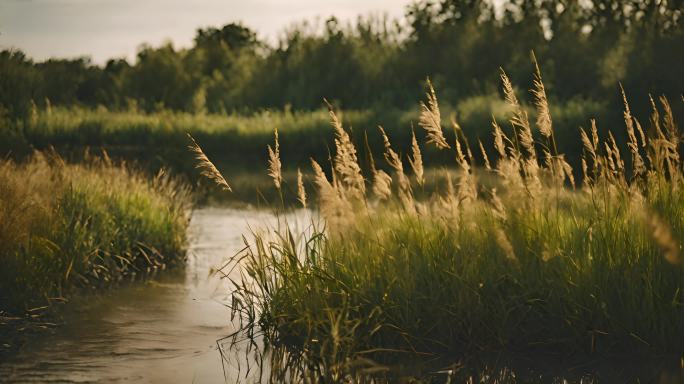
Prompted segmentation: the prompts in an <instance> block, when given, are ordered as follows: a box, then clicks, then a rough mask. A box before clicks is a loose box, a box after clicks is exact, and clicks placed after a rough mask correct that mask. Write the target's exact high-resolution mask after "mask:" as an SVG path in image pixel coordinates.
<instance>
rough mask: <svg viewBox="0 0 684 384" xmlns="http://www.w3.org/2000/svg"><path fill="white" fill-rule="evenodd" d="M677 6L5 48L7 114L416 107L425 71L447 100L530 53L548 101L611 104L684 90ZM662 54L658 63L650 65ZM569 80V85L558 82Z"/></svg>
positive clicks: (501, 12)
mask: <svg viewBox="0 0 684 384" xmlns="http://www.w3.org/2000/svg"><path fill="white" fill-rule="evenodd" d="M681 17H682V2H681V1H680V0H671V1H659V0H630V1H616V0H593V1H587V2H577V1H567V0H564V1H550V0H541V1H532V0H506V1H503V2H501V6H500V7H494V6H493V5H492V3H491V2H489V1H481V0H479V1H478V0H433V1H422V2H416V3H414V4H413V5H411V6H409V7H408V8H407V11H406V15H405V18H404V19H403V20H401V21H394V20H388V19H386V18H382V17H373V16H369V17H361V18H359V19H358V20H357V22H356V23H355V24H354V25H341V24H340V23H339V22H338V20H336V19H335V18H330V19H328V20H327V21H326V22H325V23H324V25H322V26H321V25H312V24H307V23H306V22H304V23H302V24H300V25H298V26H295V27H293V28H290V29H288V30H286V31H285V32H284V33H283V35H282V36H281V37H280V39H279V41H278V42H277V43H276V44H275V45H269V44H267V43H266V42H264V41H261V40H259V39H258V38H257V36H256V34H255V33H254V32H253V31H251V30H250V29H249V28H247V27H245V26H243V25H241V24H228V25H226V26H224V27H223V28H207V29H201V30H198V32H197V35H196V37H195V42H194V45H193V46H192V47H189V48H184V49H177V48H174V47H173V46H172V45H171V44H166V45H163V46H160V47H151V46H144V47H143V48H142V49H141V50H140V51H139V52H138V56H137V60H136V61H135V62H134V63H129V62H127V61H126V60H123V59H112V60H110V61H108V62H107V63H106V65H104V66H102V67H100V66H96V65H93V64H92V63H91V62H90V61H89V60H88V59H87V58H78V59H50V60H47V61H44V62H34V61H32V60H31V59H30V58H28V57H26V56H25V55H24V54H23V53H22V52H20V51H17V50H6V51H3V52H1V53H0V110H1V111H2V113H4V114H6V115H9V116H10V117H12V118H16V117H19V118H25V117H27V116H28V115H29V114H30V111H31V108H32V104H33V103H35V104H37V105H38V106H45V105H47V104H52V105H74V104H79V105H84V106H98V105H102V106H105V107H107V108H109V109H131V108H133V109H136V108H137V109H140V110H143V111H147V112H149V111H155V110H160V109H162V108H168V109H172V110H176V111H187V112H203V111H207V112H222V111H234V110H254V109H260V108H270V107H278V108H281V107H285V106H291V107H293V108H295V109H313V108H318V107H320V105H321V100H322V98H323V97H328V98H329V99H331V100H336V101H338V102H339V104H341V106H342V107H344V108H347V109H349V108H351V109H358V108H370V107H373V106H377V105H392V106H393V107H396V108H407V107H410V106H412V105H413V101H414V100H415V97H416V95H417V94H419V93H420V91H421V88H422V86H423V82H424V80H425V78H426V76H430V77H431V78H432V79H433V82H434V83H435V84H436V86H438V88H439V89H440V90H441V93H442V99H443V100H444V101H445V102H457V101H459V100H460V99H462V98H464V97H465V96H472V95H478V94H482V95H484V94H491V93H495V92H496V87H497V85H498V83H497V81H498V79H497V78H496V76H492V74H493V73H496V70H497V68H498V66H499V65H500V63H503V62H506V63H508V64H507V68H508V70H509V74H510V75H511V78H512V79H514V80H525V81H526V80H528V75H527V74H529V73H530V69H531V68H530V65H529V63H530V61H529V54H530V51H531V50H534V51H535V52H536V54H537V56H538V57H539V58H540V60H541V64H542V66H543V67H544V68H546V71H547V76H546V78H547V88H548V91H549V97H550V98H551V99H552V100H560V101H566V100H568V99H571V98H585V99H586V98H591V99H596V100H601V101H604V100H612V101H614V102H615V105H617V102H618V101H619V100H618V99H617V98H616V97H615V90H616V88H617V83H618V81H622V82H623V84H624V86H625V88H626V89H628V90H629V91H630V94H631V95H632V96H633V97H635V98H638V99H642V97H645V96H646V94H647V93H649V92H655V91H658V92H662V93H665V94H667V95H669V96H674V95H676V93H677V92H679V91H681V89H683V88H684V86H683V85H684V84H682V79H681V77H680V76H678V75H677V73H676V71H672V70H668V69H672V68H682V67H684V49H682V47H683V46H684V29H683V28H682V22H681ZM654 57H657V58H658V60H653V58H654ZM560 83H563V84H564V86H563V87H562V88H561V87H556V86H555V85H556V84H560Z"/></svg>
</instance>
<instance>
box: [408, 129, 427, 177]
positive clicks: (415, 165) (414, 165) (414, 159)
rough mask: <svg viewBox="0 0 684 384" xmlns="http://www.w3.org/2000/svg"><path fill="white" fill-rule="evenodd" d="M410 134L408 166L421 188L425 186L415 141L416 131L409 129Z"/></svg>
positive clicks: (420, 158)
mask: <svg viewBox="0 0 684 384" xmlns="http://www.w3.org/2000/svg"><path fill="white" fill-rule="evenodd" d="M411 134H412V136H411V158H409V164H410V165H411V169H413V173H414V174H415V175H416V183H418V185H420V186H421V187H422V186H423V185H425V176H424V170H423V156H422V154H421V152H420V146H419V145H418V140H416V131H414V130H413V129H411Z"/></svg>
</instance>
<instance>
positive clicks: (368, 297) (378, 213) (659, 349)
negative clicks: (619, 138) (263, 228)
mask: <svg viewBox="0 0 684 384" xmlns="http://www.w3.org/2000/svg"><path fill="white" fill-rule="evenodd" d="M502 80H503V84H504V94H505V98H506V102H507V105H508V108H509V110H510V115H509V119H510V123H511V125H512V128H513V129H512V130H509V129H501V128H500V127H499V124H503V122H501V121H499V122H498V124H497V123H496V121H495V122H494V123H493V127H494V129H493V131H494V140H493V144H492V145H490V146H489V148H493V150H490V152H489V154H487V161H486V162H484V163H479V164H476V157H475V156H474V155H473V151H477V150H479V148H478V147H475V146H474V145H473V143H472V142H469V141H468V140H467V135H465V134H464V133H463V129H467V127H465V126H463V128H462V125H461V124H459V123H458V122H457V121H453V122H452V129H453V132H454V135H453V136H444V134H443V133H442V132H443V128H442V124H443V121H442V120H443V119H442V118H441V117H440V111H439V107H438V105H437V101H436V99H434V100H432V99H431V98H433V96H431V95H430V94H428V101H429V103H426V105H425V106H424V107H423V108H422V112H421V113H422V116H421V119H420V125H421V127H423V128H425V130H426V131H427V138H428V144H430V145H432V144H434V145H435V146H437V147H440V148H442V151H444V152H446V153H449V154H450V156H451V158H452V159H455V163H456V166H455V167H454V166H447V167H445V168H444V171H443V172H435V171H434V168H432V170H431V172H428V176H427V178H428V179H432V180H431V181H430V180H429V181H428V182H427V184H429V185H432V186H434V187H433V188H430V189H428V190H426V189H425V188H423V187H422V186H421V185H420V184H421V183H419V180H420V179H421V178H420V175H419V174H418V173H415V174H410V173H409V172H408V170H409V169H413V170H414V172H420V173H422V172H423V170H422V167H421V168H420V170H416V167H415V166H412V168H409V167H408V166H406V165H404V164H403V163H404V162H405V159H406V158H407V157H408V156H403V155H401V154H399V153H397V151H396V150H394V149H393V146H392V143H391V142H390V138H389V137H385V145H384V157H385V160H386V161H387V166H381V165H380V161H379V160H377V158H378V156H376V162H375V163H371V164H373V165H371V167H370V168H371V169H370V170H371V172H370V175H368V176H366V175H364V173H363V172H364V171H363V168H361V167H358V166H355V163H357V162H360V160H358V158H360V157H361V155H359V156H358V157H357V154H356V148H355V147H354V145H353V143H351V142H349V141H348V138H347V133H345V131H343V130H341V128H339V127H337V124H338V122H337V121H338V120H337V118H336V116H335V114H334V112H333V111H332V110H331V117H332V122H333V126H334V127H335V130H334V131H335V135H336V148H335V152H334V153H333V155H332V156H331V157H332V159H331V163H332V169H331V170H330V171H329V172H330V173H328V174H326V173H325V172H324V171H323V169H322V167H321V165H319V164H318V163H317V162H314V161H312V165H313V174H312V175H310V176H309V177H310V180H311V181H312V182H311V184H313V185H315V187H316V188H315V190H316V191H317V192H318V208H319V211H320V213H321V215H322V217H323V218H324V219H325V223H326V224H325V228H322V227H313V228H311V229H310V230H309V231H305V232H304V233H301V234H298V233H293V232H292V231H290V230H288V229H287V228H284V227H282V226H281V227H279V228H278V229H276V230H274V232H273V233H271V234H270V235H268V236H265V235H257V236H255V237H254V238H253V241H251V242H250V243H249V247H248V248H247V249H246V250H245V251H244V252H243V253H241V254H239V255H237V256H236V257H235V262H236V263H239V266H241V268H242V270H243V279H242V280H241V281H238V282H235V286H234V288H235V292H234V293H233V309H234V311H235V314H236V315H237V316H238V318H239V319H240V320H241V322H242V323H241V324H242V326H241V328H240V330H239V331H238V332H237V333H235V334H234V335H233V337H234V339H233V340H234V342H235V343H236V344H239V343H240V342H242V341H244V340H249V341H251V342H253V343H255V345H261V347H257V350H258V351H261V352H265V353H264V355H263V356H264V357H266V358H267V359H268V362H269V363H268V364H269V367H270V368H269V369H270V374H271V375H272V376H271V379H272V380H274V381H279V380H284V379H285V378H287V377H289V378H290V379H295V380H304V381H306V380H311V381H314V380H317V378H318V379H320V378H321V377H322V378H324V379H325V380H327V381H332V382H336V381H345V380H365V379H368V378H369V377H375V378H383V377H384V378H393V377H394V379H396V378H397V376H396V375H398V374H399V373H398V372H400V371H401V370H397V369H396V367H399V366H405V365H406V364H407V363H410V364H411V365H416V367H417V368H416V369H417V370H414V371H413V372H411V373H410V375H415V374H416V372H418V373H417V374H419V375H420V372H421V370H422V369H428V371H427V372H429V370H430V369H432V370H434V369H438V368H445V367H449V364H456V366H459V365H460V363H459V362H460V361H463V360H464V359H466V358H467V357H468V356H473V355H476V354H479V353H489V352H498V351H513V352H516V351H517V352H524V353H535V352H537V353H555V354H557V355H558V356H577V355H580V356H589V355H601V356H612V355H621V354H624V353H625V352H628V353H630V354H632V355H634V354H639V355H640V356H654V355H663V354H664V355H670V356H681V354H682V353H684V350H683V349H682V346H684V296H683V294H682V287H683V285H684V268H683V267H682V264H683V263H682V257H681V255H680V254H681V241H682V239H684V232H683V231H684V193H683V192H682V188H684V178H683V177H682V176H683V173H682V162H681V161H680V157H679V148H680V134H679V133H678V131H677V126H676V124H675V121H674V116H673V115H672V112H671V109H670V105H669V102H668V101H667V100H666V99H664V98H662V99H660V100H659V101H658V104H655V103H654V104H653V114H652V116H651V121H650V126H649V127H646V126H644V127H642V126H641V124H640V123H639V121H637V120H636V119H635V118H634V117H633V116H632V115H631V113H630V110H629V105H628V104H627V100H626V99H625V110H624V111H623V113H624V117H625V125H626V133H625V137H626V138H627V142H626V144H627V145H626V146H625V147H620V145H619V144H618V143H617V142H616V140H615V139H614V134H613V133H612V132H611V131H608V133H607V134H605V135H601V137H599V133H598V130H597V129H596V126H595V125H594V124H593V123H591V124H590V125H591V128H590V129H588V130H584V131H582V134H581V135H578V136H581V137H579V138H577V139H576V140H577V141H578V142H579V143H580V146H582V155H581V156H580V159H579V160H580V161H579V162H580V163H581V167H580V169H581V173H580V172H576V171H574V170H573V169H572V167H571V166H570V164H569V163H568V162H567V160H566V159H565V156H564V155H563V154H562V153H561V152H559V151H558V147H560V146H561V143H557V140H560V139H561V137H560V136H558V137H557V136H556V132H555V130H554V126H553V119H552V117H551V116H552V115H551V114H550V111H552V108H550V107H549V104H548V101H547V100H546V98H545V94H544V88H543V84H542V82H541V75H540V73H538V72H537V73H536V77H535V84H534V96H535V106H534V108H535V109H536V111H535V113H534V115H533V116H535V117H537V119H536V127H535V129H533V123H531V119H530V118H529V117H528V108H526V107H524V106H523V105H522V104H520V102H519V101H518V99H517V97H516V94H515V90H514V89H513V87H512V86H511V84H510V82H509V81H508V78H507V77H506V75H505V73H503V72H502ZM441 115H443V112H442V113H441ZM540 116H541V117H540ZM544 116H546V117H544ZM646 130H647V131H648V134H647V133H646V132H645V131H646ZM383 133H384V132H383ZM389 136H390V137H391V135H389ZM562 139H563V140H565V138H562ZM580 139H581V140H580ZM420 150H421V146H420V145H419V146H417V148H415V149H413V153H411V154H410V156H411V159H412V161H414V159H416V158H417V156H419V154H420V153H419V152H420ZM281 151H282V153H283V156H287V152H285V151H283V150H282V148H281ZM366 155H368V154H366ZM480 156H482V157H479V158H481V159H484V158H485V154H480ZM376 165H377V168H376ZM414 165H415V164H414ZM475 167H478V170H477V172H476V171H475V169H476V168H475ZM381 169H384V170H385V171H386V172H385V171H382V172H381ZM383 173H384V174H388V173H389V174H391V176H392V177H391V180H388V179H387V178H386V177H385V176H383ZM329 174H332V176H333V177H332V179H330V178H329V176H328V175H329ZM366 177H367V178H366ZM228 178H229V179H230V177H228ZM358 180H365V181H364V182H363V184H360V183H359V182H358ZM285 184H286V185H287V184H288V182H287V181H286V183H285ZM293 188H294V186H293ZM388 188H389V195H388V193H387V190H388ZM260 343H261V344H260ZM430 362H431V363H430ZM440 364H441V365H440ZM425 372H426V371H422V373H423V374H425Z"/></svg>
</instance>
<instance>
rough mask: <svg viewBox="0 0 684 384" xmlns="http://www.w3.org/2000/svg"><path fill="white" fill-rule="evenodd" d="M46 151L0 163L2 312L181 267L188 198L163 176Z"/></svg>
mask: <svg viewBox="0 0 684 384" xmlns="http://www.w3.org/2000/svg"><path fill="white" fill-rule="evenodd" d="M85 157H86V161H85V163H83V164H80V165H74V164H67V163H65V162H64V161H63V160H62V158H60V157H59V156H57V155H56V154H54V153H52V152H44V153H43V152H36V153H34V154H33V155H32V156H31V157H30V159H29V160H28V161H26V162H23V163H15V162H13V161H9V160H4V161H2V162H0V264H2V268H0V311H2V312H3V313H4V315H5V316H6V315H8V314H14V315H23V314H24V313H27V311H29V313H30V311H31V310H33V309H34V308H36V307H42V306H46V305H49V304H50V303H51V302H54V301H63V300H64V299H65V298H67V297H68V296H69V295H70V294H72V293H74V292H75V291H82V290H92V289H95V288H101V287H107V286H111V285H114V284H117V283H118V282H120V281H122V280H126V279H129V280H130V279H134V278H136V276H137V277H141V276H145V275H146V274H149V273H152V272H155V271H157V270H160V269H164V268H166V267H169V266H174V265H178V264H180V263H181V262H182V260H183V257H184V252H183V250H184V246H185V236H186V235H185V229H186V226H187V223H188V213H189V203H190V195H189V190H188V188H187V187H185V186H184V185H183V184H180V183H179V182H177V181H175V180H174V179H173V178H171V177H169V176H168V175H166V174H165V173H163V172H160V173H159V174H158V175H157V176H156V177H154V178H152V179H150V178H149V177H147V176H146V175H145V174H144V173H142V172H139V171H137V170H135V169H134V168H132V167H130V166H128V165H126V164H113V163H112V161H111V160H110V159H109V157H107V155H106V154H105V155H104V156H103V157H94V156H90V155H86V156H85Z"/></svg>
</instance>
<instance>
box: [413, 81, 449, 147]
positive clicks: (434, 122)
mask: <svg viewBox="0 0 684 384" xmlns="http://www.w3.org/2000/svg"><path fill="white" fill-rule="evenodd" d="M427 84H428V89H429V92H428V93H427V104H425V103H424V102H421V103H420V120H419V121H418V125H420V126H421V127H423V129H425V131H426V132H427V138H428V144H429V143H433V144H435V145H436V146H437V148H439V149H446V148H449V144H448V143H447V141H446V139H445V138H444V134H443V133H442V117H441V114H440V112H439V104H438V103H437V95H436V94H435V89H434V88H433V87H432V82H430V79H429V78H428V79H427Z"/></svg>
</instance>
